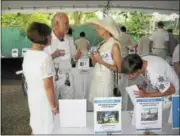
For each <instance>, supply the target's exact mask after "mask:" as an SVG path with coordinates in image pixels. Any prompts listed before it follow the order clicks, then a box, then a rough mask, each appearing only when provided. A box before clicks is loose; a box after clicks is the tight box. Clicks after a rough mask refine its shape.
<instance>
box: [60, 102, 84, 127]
mask: <svg viewBox="0 0 180 136" xmlns="http://www.w3.org/2000/svg"><path fill="white" fill-rule="evenodd" d="M86 105H87V103H86V100H85V99H81V100H69V99H68V100H65V99H64V100H59V111H60V113H59V118H60V127H86V111H87V110H86Z"/></svg>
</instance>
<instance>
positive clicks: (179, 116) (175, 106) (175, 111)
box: [172, 96, 180, 129]
mask: <svg viewBox="0 0 180 136" xmlns="http://www.w3.org/2000/svg"><path fill="white" fill-rule="evenodd" d="M179 99H180V96H172V128H173V129H179V128H180V123H179V122H180V105H179V102H180V100H179Z"/></svg>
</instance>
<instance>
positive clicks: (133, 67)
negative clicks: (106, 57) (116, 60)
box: [122, 54, 143, 74]
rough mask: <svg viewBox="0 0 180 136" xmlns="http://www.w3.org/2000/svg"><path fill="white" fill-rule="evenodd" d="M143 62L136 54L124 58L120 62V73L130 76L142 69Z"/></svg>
mask: <svg viewBox="0 0 180 136" xmlns="http://www.w3.org/2000/svg"><path fill="white" fill-rule="evenodd" d="M142 67H143V60H142V59H141V57H140V56H139V55H137V54H130V55H128V56H126V57H125V58H124V60H123V62H122V73H124V74H132V73H135V72H137V71H138V70H140V69H142Z"/></svg>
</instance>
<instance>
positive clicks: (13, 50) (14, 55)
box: [11, 48, 19, 58]
mask: <svg viewBox="0 0 180 136" xmlns="http://www.w3.org/2000/svg"><path fill="white" fill-rule="evenodd" d="M18 54H19V50H18V48H13V49H12V51H11V56H12V57H13V58H16V57H18Z"/></svg>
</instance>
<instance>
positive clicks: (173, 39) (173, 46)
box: [167, 29, 177, 56]
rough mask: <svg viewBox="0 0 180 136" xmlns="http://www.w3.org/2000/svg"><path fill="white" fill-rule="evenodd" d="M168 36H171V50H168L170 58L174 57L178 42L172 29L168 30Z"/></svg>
mask: <svg viewBox="0 0 180 136" xmlns="http://www.w3.org/2000/svg"><path fill="white" fill-rule="evenodd" d="M167 32H168V35H169V46H168V47H169V48H168V53H169V55H170V56H172V54H173V52H174V49H175V47H176V45H177V40H176V39H175V37H174V35H173V30H172V29H168V30H167Z"/></svg>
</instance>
